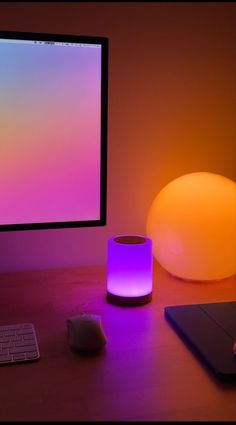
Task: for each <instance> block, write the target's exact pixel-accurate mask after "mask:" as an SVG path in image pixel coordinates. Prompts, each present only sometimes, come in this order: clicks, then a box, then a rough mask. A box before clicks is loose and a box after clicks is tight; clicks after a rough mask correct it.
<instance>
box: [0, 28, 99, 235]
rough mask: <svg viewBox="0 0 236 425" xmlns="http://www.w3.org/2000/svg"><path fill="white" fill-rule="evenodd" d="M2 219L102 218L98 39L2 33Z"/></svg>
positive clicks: (72, 220) (2, 222)
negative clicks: (5, 35)
mask: <svg viewBox="0 0 236 425" xmlns="http://www.w3.org/2000/svg"><path fill="white" fill-rule="evenodd" d="M0 64H1V65H0V93H1V95H0V129H1V130H0V225H1V226H4V225H6V226H8V225H10V226H11V225H15V224H17V225H24V224H29V225H30V224H32V223H39V225H40V223H48V224H49V227H50V223H64V224H65V223H75V222H77V223H78V224H80V223H85V222H86V223H87V222H90V221H91V222H94V221H95V222H96V221H99V220H100V219H101V152H102V151H101V91H102V88H101V81H102V46H101V44H96V43H95V41H94V42H93V43H86V42H83V43H82V42H81V43H80V42H74V41H72V42H68V41H65V40H63V39H62V41H47V40H43V41H42V40H35V39H33V40H30V39H26V40H24V39H7V38H6V39H4V38H2V35H1V36H0Z"/></svg>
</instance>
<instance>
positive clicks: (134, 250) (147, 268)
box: [107, 235, 153, 306]
mask: <svg viewBox="0 0 236 425" xmlns="http://www.w3.org/2000/svg"><path fill="white" fill-rule="evenodd" d="M152 265H153V256H152V240H151V239H150V238H147V237H144V236H137V235H119V236H113V237H111V238H110V239H109V240H108V265H107V300H108V301H109V302H111V303H113V304H118V305H127V306H136V305H142V304H146V303H148V302H149V301H151V299H152Z"/></svg>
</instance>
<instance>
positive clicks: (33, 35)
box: [0, 30, 108, 232]
mask: <svg viewBox="0 0 236 425" xmlns="http://www.w3.org/2000/svg"><path fill="white" fill-rule="evenodd" d="M0 38H3V39H4V38H5V39H12V40H13V39H16V40H38V41H55V42H60V41H61V42H68V43H70V42H71V43H84V44H100V45H101V53H102V55H101V59H102V61H101V133H100V136H101V138H100V140H101V150H100V153H101V164H100V218H99V219H97V220H81V221H60V222H59V221H58V222H57V221H56V222H51V221H50V222H42V223H41V222H40V223H14V224H0V232H2V231H11V230H38V229H42V230H43V229H62V228H73V227H95V226H105V225H106V220H107V131H108V38H107V37H103V36H95V35H92V36H87V35H78V34H77V35H75V34H58V33H57V34H55V33H39V32H23V31H5V30H4V31H1V30H0Z"/></svg>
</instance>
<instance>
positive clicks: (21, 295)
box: [0, 263, 236, 421]
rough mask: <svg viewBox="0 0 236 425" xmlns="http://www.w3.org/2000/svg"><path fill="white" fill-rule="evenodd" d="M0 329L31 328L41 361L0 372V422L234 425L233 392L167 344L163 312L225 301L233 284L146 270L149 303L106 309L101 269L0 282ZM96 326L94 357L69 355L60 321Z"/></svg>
mask: <svg viewBox="0 0 236 425" xmlns="http://www.w3.org/2000/svg"><path fill="white" fill-rule="evenodd" d="M0 288H1V297H0V323H1V324H2V325H5V324H11V323H12V324H13V323H22V322H32V323H34V325H35V328H36V332H37V336H38V342H39V346H40V353H41V358H40V360H39V361H38V362H33V363H28V364H20V365H15V366H4V367H1V368H0V381H1V385H0V421H3V420H7V421H9V420H25V421H28V420H33V421H36V420H43V421H44V420H49V421H50V420H77V421H82V420H84V421H108V420H110V421H115V420H118V421H125V420H126V421H135V420H136V421H142V420H143V421H144V420H146V421H169V420H170V421H171V420H176V421H187V420H189V421H192V420H199V421H203V420H208V421H212V420H213V421H214V420H215V421H217V420H220V421H223V420H225V421H230V420H231V421H235V420H236V385H235V383H232V382H231V383H221V382H219V381H217V380H216V378H214V377H213V376H212V375H211V373H210V372H209V371H208V370H207V369H206V368H205V367H204V366H203V365H202V364H201V363H200V361H199V360H198V359H197V358H196V357H195V356H194V355H193V354H192V353H191V352H190V350H189V349H188V348H187V347H186V345H185V344H184V343H183V342H182V341H181V340H180V338H179V337H178V336H177V335H176V333H175V331H174V330H173V329H172V328H171V326H170V325H169V323H168V322H167V321H166V319H165V318H164V315H163V309H164V307H165V306H166V305H174V304H188V303H201V302H217V301H232V300H235V299H236V278H235V277H232V278H229V279H226V280H224V281H221V282H213V283H200V282H198V283H193V282H192V283H191V282H184V281H181V280H178V279H175V278H173V277H171V276H170V275H169V274H168V273H167V272H166V271H164V270H163V269H161V268H160V266H158V265H157V264H156V263H155V264H154V289H153V300H152V302H151V303H149V304H146V305H144V306H141V307H132V308H128V307H118V306H114V305H111V304H108V303H107V302H106V299H105V294H106V268H105V267H94V268H81V269H64V270H46V271H33V272H32V271H29V272H20V273H9V274H6V273H4V274H0ZM82 312H87V313H94V314H98V315H100V316H101V319H102V324H103V327H104V330H105V333H106V335H107V338H108V343H107V345H106V348H105V350H104V351H103V352H101V353H100V354H97V355H93V356H86V355H77V354H75V353H73V352H72V351H71V350H70V348H69V345H68V342H67V330H66V319H67V318H68V317H70V316H74V315H77V314H80V313H82Z"/></svg>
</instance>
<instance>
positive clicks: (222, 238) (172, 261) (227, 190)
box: [147, 172, 236, 281]
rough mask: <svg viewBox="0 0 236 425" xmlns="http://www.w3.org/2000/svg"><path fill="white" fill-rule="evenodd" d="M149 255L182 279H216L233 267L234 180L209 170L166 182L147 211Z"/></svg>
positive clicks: (235, 246) (235, 242)
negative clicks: (151, 248)
mask: <svg viewBox="0 0 236 425" xmlns="http://www.w3.org/2000/svg"><path fill="white" fill-rule="evenodd" d="M147 235H148V236H149V237H150V238H151V239H152V243H153V255H154V257H155V258H156V260H157V261H158V262H159V263H160V265H161V266H162V267H164V268H165V269H166V270H167V271H168V272H169V273H171V274H172V275H174V276H177V277H180V278H183V279H187V280H204V281H205V280H206V281H207V280H219V279H224V278H226V277H230V276H232V275H234V274H235V273H236V183H235V182H234V181H233V180H231V179H229V178H226V177H224V176H221V175H219V174H214V173H209V172H196V173H191V174H186V175H183V176H181V177H179V178H177V179H175V180H173V181H171V182H170V183H168V184H167V185H166V186H165V187H164V188H163V189H162V190H161V191H160V192H159V193H158V195H157V196H156V198H155V199H154V201H153V203H152V204H151V207H150V209H149V212H148V217H147Z"/></svg>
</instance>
